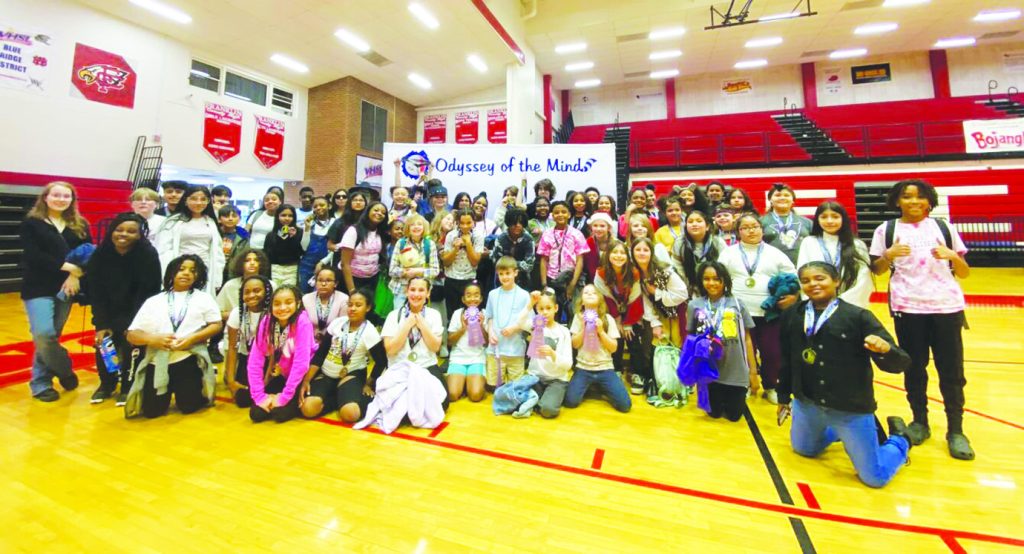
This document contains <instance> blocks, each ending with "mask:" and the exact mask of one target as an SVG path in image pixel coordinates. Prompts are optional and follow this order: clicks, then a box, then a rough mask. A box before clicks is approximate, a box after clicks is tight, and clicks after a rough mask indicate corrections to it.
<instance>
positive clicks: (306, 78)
mask: <svg viewBox="0 0 1024 554" xmlns="http://www.w3.org/2000/svg"><path fill="white" fill-rule="evenodd" d="M162 1H163V2H164V3H166V4H168V5H171V6H174V7H175V8H178V9H180V10H182V11H184V12H185V13H187V14H189V15H190V16H191V17H192V23H190V24H186V25H182V24H178V23H174V22H172V21H169V20H167V19H164V18H162V17H160V16H157V15H155V14H153V13H151V12H149V11H147V10H144V9H142V8H139V7H137V6H135V5H133V4H131V3H129V2H128V0H79V2H80V3H82V4H85V5H87V6H90V7H92V8H94V9H97V10H100V11H103V12H106V13H108V14H110V15H113V16H115V17H119V18H122V19H125V20H127V21H129V22H131V23H134V24H136V25H139V26H141V27H145V28H147V29H151V30H154V31H157V32H159V33H163V34H165V35H168V36H170V37H172V38H174V39H175V40H179V41H181V42H183V43H185V44H186V45H188V46H190V47H191V48H193V49H195V50H196V51H197V52H205V53H208V54H210V55H215V56H218V57H220V58H223V59H224V60H228V61H230V62H231V63H234V64H239V65H242V66H246V67H249V68H251V69H252V70H255V71H258V72H260V73H263V74H266V75H268V76H270V77H274V78H278V79H281V80H282V81H286V82H290V83H296V84H299V85H303V86H306V87H314V86H316V85H320V84H323V83H328V82H331V81H334V80H336V79H340V78H342V77H345V76H349V75H351V76H353V77H355V78H357V79H359V80H360V81H363V82H365V83H369V84H370V85H373V86H375V87H377V88H379V89H381V90H383V91H386V92H389V93H391V94H393V95H395V96H397V97H399V98H401V99H403V100H405V101H407V102H409V103H411V104H413V105H416V106H421V105H424V104H430V103H433V102H438V101H441V100H445V99H447V98H452V97H455V96H459V95H463V94H466V93H470V92H474V91H477V90H481V89H486V88H490V87H494V86H496V85H499V84H503V83H504V82H505V65H506V64H508V63H510V62H512V61H513V60H514V59H515V58H514V57H513V56H512V53H511V52H510V51H509V50H508V48H507V47H506V46H505V45H504V43H502V42H501V40H500V39H499V38H498V36H497V35H496V34H495V33H494V32H493V31H492V30H491V26H490V24H488V23H487V22H486V21H485V20H484V18H483V17H482V16H481V15H480V13H479V12H478V11H477V10H476V8H475V7H473V5H472V4H471V3H470V2H469V1H468V0H467V1H462V0H418V2H419V3H420V4H422V5H423V6H425V7H426V8H428V9H429V10H430V11H431V12H432V13H433V14H434V16H435V17H436V18H437V19H438V20H439V21H440V27H439V28H438V29H435V30H431V29H428V28H427V27H425V26H424V25H423V24H421V23H420V22H419V21H418V20H417V19H416V18H415V17H414V16H413V15H412V14H411V13H410V12H409V10H408V4H409V1H408V0H369V1H359V0H329V1H325V0H212V1H211V0H162ZM342 27H344V28H347V29H348V30H349V31H352V32H353V33H355V34H357V35H359V36H360V37H361V38H362V39H363V40H365V41H367V42H368V43H369V44H370V47H371V48H372V50H373V51H375V52H377V53H379V54H381V55H382V56H384V57H385V58H387V59H389V60H391V62H392V63H390V64H388V65H385V66H382V67H378V66H376V65H374V64H372V63H370V62H369V61H367V60H366V59H364V58H363V57H362V56H360V55H359V54H358V53H357V52H356V51H355V50H353V49H352V48H351V47H349V46H348V45H346V44H344V43H342V42H341V41H340V40H338V39H337V38H335V36H334V32H335V31H336V30H337V29H339V28H342ZM274 53H280V54H284V55H286V56H288V57H290V58H292V59H295V60H298V61H299V62H301V63H303V64H305V65H306V66H308V67H309V73H306V74H302V73H297V72H294V71H291V70H289V69H285V68H283V67H281V66H279V65H277V64H275V63H273V62H271V61H270V59H269V58H270V56H271V55H272V54H274ZM470 53H476V54H478V55H479V56H480V57H482V58H483V59H484V60H485V62H486V63H487V64H488V66H489V71H488V72H487V73H485V74H481V73H478V72H477V71H476V70H474V69H472V68H471V67H470V66H469V64H468V63H467V62H466V56H467V55H469V54H470ZM413 71H415V72H416V73H419V74H420V75H423V76H424V77H426V78H427V79H429V80H430V81H431V83H432V85H433V88H431V89H430V90H423V89H420V88H418V87H416V86H415V85H413V84H412V83H411V82H409V80H408V74H409V73H410V72H413Z"/></svg>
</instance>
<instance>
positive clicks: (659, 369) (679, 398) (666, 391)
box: [647, 339, 689, 408]
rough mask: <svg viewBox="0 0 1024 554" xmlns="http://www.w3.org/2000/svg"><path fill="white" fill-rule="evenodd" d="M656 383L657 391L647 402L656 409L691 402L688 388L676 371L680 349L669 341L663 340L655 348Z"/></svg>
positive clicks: (652, 392) (653, 392)
mask: <svg viewBox="0 0 1024 554" xmlns="http://www.w3.org/2000/svg"><path fill="white" fill-rule="evenodd" d="M652 361H653V365H654V368H653V369H654V371H653V373H654V383H655V387H656V388H655V389H654V390H652V391H651V396H649V397H648V398H647V402H648V403H649V404H651V405H652V406H654V407H655V408H665V407H669V406H672V407H676V408H679V407H682V406H685V405H686V403H687V401H688V400H689V394H688V392H687V389H686V387H684V386H683V384H682V383H680V382H679V376H678V375H677V374H676V369H677V368H678V367H679V349H678V348H676V347H675V346H673V345H672V343H671V342H669V341H668V339H662V340H661V343H660V344H658V345H657V346H656V347H654V358H653V360H652Z"/></svg>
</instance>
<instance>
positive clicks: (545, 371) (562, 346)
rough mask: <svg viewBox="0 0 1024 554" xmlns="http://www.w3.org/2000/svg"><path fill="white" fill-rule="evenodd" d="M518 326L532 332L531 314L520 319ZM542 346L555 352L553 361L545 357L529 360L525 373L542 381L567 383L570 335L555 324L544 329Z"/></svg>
mask: <svg viewBox="0 0 1024 554" xmlns="http://www.w3.org/2000/svg"><path fill="white" fill-rule="evenodd" d="M520 326H521V327H522V329H523V330H524V331H527V332H532V331H533V314H532V313H530V314H529V315H528V316H527V317H526V318H525V319H520ZM544 344H546V345H547V346H550V347H551V348H553V349H554V350H555V361H554V362H552V361H551V358H548V357H546V356H538V357H536V358H530V367H529V368H527V372H528V373H529V374H530V375H536V376H537V377H540V378H541V380H543V381H552V380H558V381H568V380H569V370H570V369H572V335H570V334H569V330H568V329H566V328H565V325H562V324H561V323H556V324H554V325H551V326H547V327H544Z"/></svg>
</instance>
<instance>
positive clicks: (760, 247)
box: [738, 242, 764, 277]
mask: <svg viewBox="0 0 1024 554" xmlns="http://www.w3.org/2000/svg"><path fill="white" fill-rule="evenodd" d="M738 248H739V249H740V258H742V260H743V267H745V268H747V275H749V276H751V277H753V276H754V272H755V271H757V265H758V264H760V263H761V252H764V243H763V242H762V243H760V244H758V245H757V256H755V257H754V263H753V264H751V263H750V262H749V261H747V252H746V250H745V249H744V248H743V245H742V244H740V245H739V247H738Z"/></svg>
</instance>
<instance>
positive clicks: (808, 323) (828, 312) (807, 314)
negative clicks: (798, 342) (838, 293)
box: [804, 298, 839, 337]
mask: <svg viewBox="0 0 1024 554" xmlns="http://www.w3.org/2000/svg"><path fill="white" fill-rule="evenodd" d="M837 308H839V299H838V298H836V299H834V300H832V302H829V304H828V306H827V307H826V308H825V310H824V311H823V312H821V315H820V316H818V319H817V321H815V319H814V303H813V302H808V303H807V309H805V310H804V332H805V333H807V336H808V337H813V336H814V335H816V334H817V333H818V331H819V330H820V329H821V326H822V325H825V322H826V321H828V320H829V318H830V317H832V314H834V313H836V309H837Z"/></svg>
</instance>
